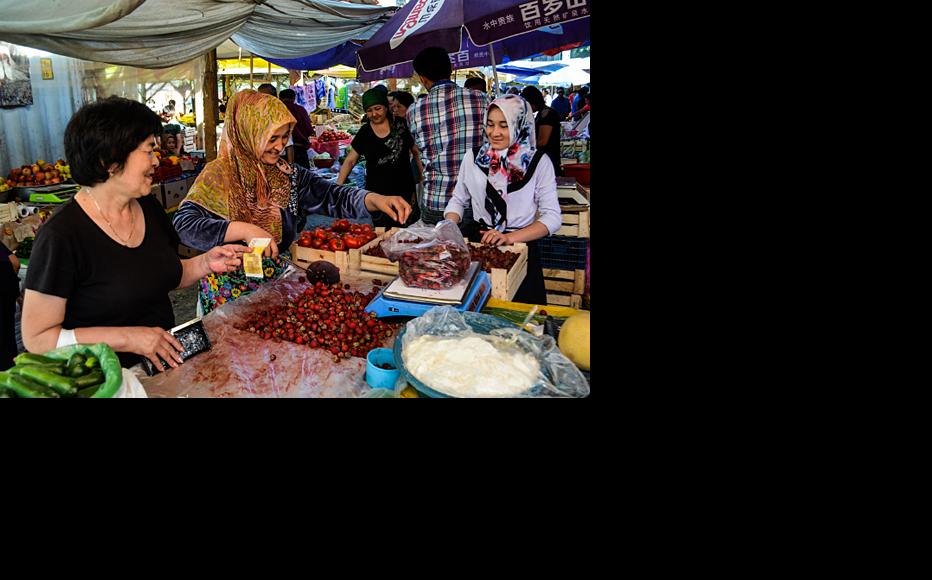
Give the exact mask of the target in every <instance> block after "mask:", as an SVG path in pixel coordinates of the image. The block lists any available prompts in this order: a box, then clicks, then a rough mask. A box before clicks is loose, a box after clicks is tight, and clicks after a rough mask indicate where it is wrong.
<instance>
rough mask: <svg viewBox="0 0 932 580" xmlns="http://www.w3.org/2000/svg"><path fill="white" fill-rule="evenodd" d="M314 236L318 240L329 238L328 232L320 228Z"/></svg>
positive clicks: (315, 231)
mask: <svg viewBox="0 0 932 580" xmlns="http://www.w3.org/2000/svg"><path fill="white" fill-rule="evenodd" d="M313 235H314V237H315V238H317V239H318V240H324V239H326V238H327V232H326V231H324V230H322V229H320V228H317V229H316V230H314V233H313Z"/></svg>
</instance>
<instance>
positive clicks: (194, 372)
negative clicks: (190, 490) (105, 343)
mask: <svg viewBox="0 0 932 580" xmlns="http://www.w3.org/2000/svg"><path fill="white" fill-rule="evenodd" d="M303 275H305V273H304V271H303V270H300V269H298V268H294V267H292V268H290V269H289V270H288V271H286V273H285V275H284V276H283V277H282V278H280V279H278V280H275V281H273V282H269V283H267V284H265V285H263V286H262V287H261V288H260V289H259V290H257V291H256V292H254V293H252V294H250V295H248V296H244V297H242V298H239V299H237V300H236V301H234V302H230V303H228V304H226V305H224V306H223V307H222V308H219V309H217V310H214V311H213V312H211V313H209V314H208V315H207V316H205V317H204V319H203V322H204V328H205V330H206V331H207V335H208V336H209V337H210V340H211V343H212V345H213V348H212V349H211V350H209V351H207V352H203V353H201V354H198V355H196V356H194V357H192V358H190V359H188V360H187V361H185V363H184V364H182V365H180V366H179V367H178V368H176V369H172V370H169V371H166V372H164V373H159V374H157V375H155V376H154V377H144V378H142V379H140V380H141V382H142V384H143V387H144V388H145V389H146V393H147V394H148V395H149V397H151V398H172V397H198V398H203V397H235V398H250V397H274V398H304V397H360V396H362V395H364V394H366V393H367V392H368V391H369V390H370V389H369V386H368V385H367V384H366V380H365V374H366V360H365V359H364V358H355V357H351V358H348V359H342V360H341V361H340V362H338V363H337V362H334V361H333V356H332V355H331V354H330V353H329V352H326V351H324V350H321V349H312V348H309V347H308V346H307V345H299V344H295V343H292V342H288V341H278V340H264V339H262V338H260V337H259V336H258V335H256V334H254V333H251V332H247V331H243V330H237V329H236V328H234V327H233V326H234V324H237V323H242V322H245V320H246V319H247V318H248V317H249V316H251V315H252V314H253V313H254V312H256V311H257V310H262V309H266V308H270V307H273V306H276V305H279V304H282V303H284V302H285V300H286V299H287V298H288V297H290V296H295V295H297V294H299V293H300V292H301V291H303V289H304V288H305V287H306V285H307V283H306V282H299V281H298V278H299V277H300V276H303ZM375 279H379V280H381V281H382V282H383V283H384V282H387V281H388V280H389V278H388V277H386V276H381V277H380V276H379V275H377V274H376V275H370V274H366V273H353V272H348V273H342V274H341V281H340V283H341V284H350V287H351V288H352V289H353V290H358V291H360V292H363V293H366V292H369V291H370V290H371V289H372V287H373V284H372V281H373V280H375ZM397 332H398V331H397V330H396V332H395V334H393V335H392V337H391V338H389V339H388V340H386V342H385V344H383V346H386V347H388V348H391V346H392V344H393V343H394V340H395V336H397ZM272 355H275V360H272Z"/></svg>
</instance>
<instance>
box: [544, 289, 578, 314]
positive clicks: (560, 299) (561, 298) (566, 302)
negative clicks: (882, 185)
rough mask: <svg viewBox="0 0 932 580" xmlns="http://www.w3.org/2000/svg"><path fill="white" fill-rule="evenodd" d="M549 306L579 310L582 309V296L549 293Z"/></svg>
mask: <svg viewBox="0 0 932 580" xmlns="http://www.w3.org/2000/svg"><path fill="white" fill-rule="evenodd" d="M547 304H552V305H554V306H569V307H570V308H576V309H577V310H578V309H579V308H581V307H582V296H580V295H579V294H557V293H553V292H547Z"/></svg>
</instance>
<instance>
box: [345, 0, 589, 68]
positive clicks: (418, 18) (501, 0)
mask: <svg viewBox="0 0 932 580" xmlns="http://www.w3.org/2000/svg"><path fill="white" fill-rule="evenodd" d="M590 1H591V0H469V2H466V0H411V1H410V2H408V4H407V5H405V6H404V7H403V8H401V9H400V10H398V12H396V13H395V15H394V16H392V17H391V19H389V21H388V22H386V23H385V24H384V25H383V26H382V28H380V29H379V31H378V32H376V33H375V34H374V35H373V36H372V38H370V39H369V41H368V42H366V44H365V45H364V46H363V47H362V48H361V49H360V50H359V52H358V56H359V66H360V68H361V69H362V70H363V71H365V72H372V71H376V70H378V69H383V68H385V67H390V66H393V65H399V64H403V63H406V62H410V61H412V60H414V57H416V56H417V55H418V53H419V52H421V51H422V50H423V49H425V48H427V47H429V46H439V47H441V48H443V49H444V50H446V51H447V52H448V53H459V52H461V47H462V46H463V41H464V40H465V39H464V34H463V32H464V30H465V32H466V35H468V37H469V40H470V41H471V42H472V43H473V44H474V45H475V46H477V47H486V46H489V45H492V43H495V42H500V41H507V40H509V39H516V40H519V39H520V37H522V36H525V35H528V34H529V33H539V34H540V35H543V36H544V37H545V38H544V39H543V40H546V41H549V42H550V44H549V46H538V47H535V49H534V50H533V51H532V52H530V53H527V54H525V55H523V56H527V55H529V54H534V53H536V52H540V51H542V50H546V49H548V48H554V47H556V46H561V45H565V44H568V43H570V42H574V41H580V40H588V34H589V26H588V24H589V9H590V7H589V3H590ZM580 21H584V25H583V22H580ZM581 25H582V26H581ZM550 27H560V29H561V33H560V34H551V35H550V36H551V38H546V36H547V32H545V31H542V29H547V28H550ZM564 29H570V30H573V31H574V34H579V35H581V36H583V37H581V38H569V37H568V35H566V34H565V33H562V31H563V30H564ZM580 31H581V32H582V34H580ZM544 44H546V43H544ZM488 52H489V60H491V64H492V67H493V69H492V70H493V73H494V71H495V68H494V67H495V46H494V45H492V46H490V48H489V51H488ZM477 64H478V63H477ZM483 64H488V63H483ZM454 65H455V63H454ZM473 66H476V65H473ZM496 80H497V79H496Z"/></svg>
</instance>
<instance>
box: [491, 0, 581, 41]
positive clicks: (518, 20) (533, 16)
mask: <svg viewBox="0 0 932 580" xmlns="http://www.w3.org/2000/svg"><path fill="white" fill-rule="evenodd" d="M588 16H589V0H531V1H530V2H525V3H524V4H519V5H518V6H517V7H516V8H512V9H510V11H509V12H507V13H504V14H498V15H497V16H495V17H494V18H489V19H488V20H485V21H484V22H483V23H482V30H483V31H486V32H491V31H493V30H496V29H497V33H496V35H495V36H496V37H497V38H501V37H502V30H501V29H503V28H505V29H508V30H507V31H506V34H520V33H521V32H525V31H528V30H534V29H536V28H540V27H541V26H547V25H548V24H559V23H561V22H567V21H571V20H576V19H579V18H586V17H588ZM477 40H478V41H479V43H480V44H482V43H484V40H485V39H477Z"/></svg>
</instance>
